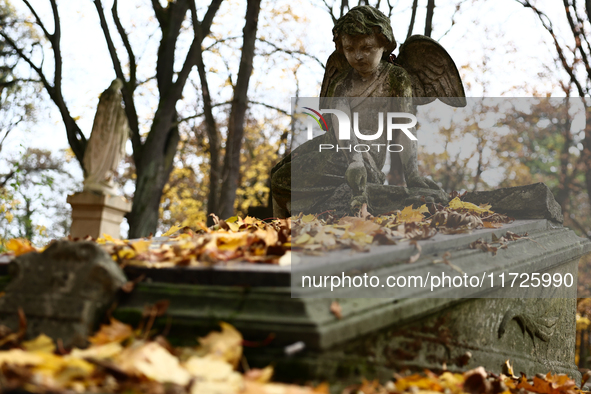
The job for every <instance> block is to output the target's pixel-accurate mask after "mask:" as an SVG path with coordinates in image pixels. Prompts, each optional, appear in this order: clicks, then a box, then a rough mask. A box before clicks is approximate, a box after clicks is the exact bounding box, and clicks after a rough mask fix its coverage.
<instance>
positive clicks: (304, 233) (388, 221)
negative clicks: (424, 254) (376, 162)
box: [292, 196, 513, 254]
mask: <svg viewBox="0 0 591 394" xmlns="http://www.w3.org/2000/svg"><path fill="white" fill-rule="evenodd" d="M490 208H491V206H490V205H484V206H477V205H475V204H472V203H469V202H464V201H462V200H460V198H459V197H458V196H456V197H455V198H454V199H452V200H451V201H450V203H449V205H448V206H443V205H441V204H437V205H436V204H430V205H429V206H427V204H425V205H423V206H421V207H419V208H417V209H413V207H412V206H408V207H406V208H404V209H403V210H402V211H394V212H390V213H387V214H385V215H380V216H377V217H374V216H372V215H371V214H369V212H368V211H367V209H366V207H365V206H363V208H362V209H361V211H360V212H359V214H358V215H357V216H354V217H351V216H346V217H342V218H337V217H334V216H332V215H331V214H330V213H326V214H323V215H305V216H302V215H300V216H298V217H294V218H292V239H293V241H292V249H293V250H298V251H302V252H304V253H312V254H316V253H322V252H326V251H329V250H334V249H345V248H351V249H353V250H357V251H368V250H369V248H370V247H371V245H394V244H396V243H397V242H399V241H402V240H411V241H418V240H423V239H428V238H431V237H433V236H434V235H435V234H437V233H442V234H460V233H467V232H470V231H471V230H474V229H477V228H499V227H502V225H503V224H504V223H511V222H512V221H513V219H512V218H510V217H508V216H506V215H502V214H499V213H494V212H493V211H491V210H490Z"/></svg>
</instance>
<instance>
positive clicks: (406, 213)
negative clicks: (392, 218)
mask: <svg viewBox="0 0 591 394" xmlns="http://www.w3.org/2000/svg"><path fill="white" fill-rule="evenodd" d="M428 212H429V209H428V208H427V205H425V204H423V205H422V206H421V207H420V208H418V209H413V208H412V205H409V206H408V207H405V208H404V209H403V210H402V211H400V213H399V214H398V222H422V221H423V219H424V215H423V213H428Z"/></svg>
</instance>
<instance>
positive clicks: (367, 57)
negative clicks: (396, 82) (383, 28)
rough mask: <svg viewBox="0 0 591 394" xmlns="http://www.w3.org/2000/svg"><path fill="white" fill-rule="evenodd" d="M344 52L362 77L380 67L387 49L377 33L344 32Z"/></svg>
mask: <svg viewBox="0 0 591 394" xmlns="http://www.w3.org/2000/svg"><path fill="white" fill-rule="evenodd" d="M342 44H343V54H344V55H345V57H346V58H347V61H348V62H349V64H350V65H351V67H353V68H354V69H355V70H357V72H358V73H359V74H361V76H362V77H365V76H369V75H371V74H373V72H374V71H375V70H376V69H377V68H378V65H379V64H380V59H381V58H382V55H383V54H384V51H385V50H386V49H385V48H384V47H383V46H381V45H380V43H379V40H378V38H377V37H376V35H375V34H372V35H359V36H350V35H348V34H343V37H342Z"/></svg>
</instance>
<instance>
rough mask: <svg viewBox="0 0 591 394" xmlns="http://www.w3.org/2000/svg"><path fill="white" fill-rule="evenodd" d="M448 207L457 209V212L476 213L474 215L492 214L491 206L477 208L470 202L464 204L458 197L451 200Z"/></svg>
mask: <svg viewBox="0 0 591 394" xmlns="http://www.w3.org/2000/svg"><path fill="white" fill-rule="evenodd" d="M449 207H450V209H454V210H455V209H457V210H467V211H470V212H476V213H479V214H480V213H487V212H490V213H493V212H492V211H491V210H490V208H491V205H484V206H480V207H479V206H477V205H475V204H472V203H471V202H465V201H462V200H460V199H459V197H456V198H454V199H453V200H451V201H450V202H449Z"/></svg>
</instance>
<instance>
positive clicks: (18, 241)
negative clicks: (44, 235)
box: [6, 238, 37, 257]
mask: <svg viewBox="0 0 591 394" xmlns="http://www.w3.org/2000/svg"><path fill="white" fill-rule="evenodd" d="M6 249H7V250H8V251H9V252H13V253H14V255H15V256H17V257H18V256H20V255H23V254H25V253H29V252H35V251H37V249H35V247H33V246H32V245H31V243H30V242H29V241H28V240H26V239H22V238H13V239H11V240H9V241H8V242H6Z"/></svg>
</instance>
